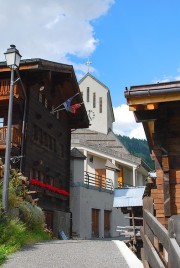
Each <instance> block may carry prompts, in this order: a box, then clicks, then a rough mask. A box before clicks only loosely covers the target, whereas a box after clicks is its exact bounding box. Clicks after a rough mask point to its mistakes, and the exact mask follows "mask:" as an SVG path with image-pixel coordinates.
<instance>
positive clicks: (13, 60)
mask: <svg viewBox="0 0 180 268" xmlns="http://www.w3.org/2000/svg"><path fill="white" fill-rule="evenodd" d="M4 54H5V58H6V62H7V66H9V68H10V69H11V81H10V93H9V108H8V125H7V136H6V154H5V166H4V180H3V197H2V207H3V210H4V212H7V210H8V188H9V174H10V172H9V169H10V154H11V127H12V108H13V96H14V84H15V82H16V81H15V82H14V70H15V69H17V68H18V67H19V63H20V60H21V55H20V54H19V51H18V50H17V49H16V46H15V45H11V46H10V48H8V49H7V51H6V52H5V53H4Z"/></svg>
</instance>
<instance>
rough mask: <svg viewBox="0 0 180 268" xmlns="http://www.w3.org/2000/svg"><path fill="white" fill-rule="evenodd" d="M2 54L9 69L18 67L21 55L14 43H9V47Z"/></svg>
mask: <svg viewBox="0 0 180 268" xmlns="http://www.w3.org/2000/svg"><path fill="white" fill-rule="evenodd" d="M4 55H5V58H6V62H7V66H9V67H10V68H11V69H12V68H13V69H16V68H18V67H19V63H20V60H21V55H20V54H19V51H18V50H17V49H16V46H15V45H10V48H8V49H7V51H6V52H5V53H4Z"/></svg>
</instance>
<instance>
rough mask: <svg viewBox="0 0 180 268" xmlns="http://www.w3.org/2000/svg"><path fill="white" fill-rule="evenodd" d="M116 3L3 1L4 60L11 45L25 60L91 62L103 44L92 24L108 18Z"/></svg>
mask: <svg viewBox="0 0 180 268" xmlns="http://www.w3.org/2000/svg"><path fill="white" fill-rule="evenodd" d="M114 1H115V0H96V1H92V0H76V1H72V0H38V1H35V0H29V1H25V0H18V1H16V3H14V4H13V2H12V1H11V0H6V1H4V0H0V7H1V14H0V32H1V34H2V38H1V43H0V60H4V55H3V53H4V52H5V51H6V49H7V48H9V46H10V44H15V45H16V47H17V49H18V50H19V52H20V54H21V55H22V56H23V57H22V58H36V57H38V58H44V59H48V60H53V61H57V62H63V63H70V64H74V63H72V62H70V61H69V58H70V57H69V56H70V55H73V56H76V57H79V58H83V59H85V58H86V59H87V58H88V56H90V55H91V54H92V53H93V52H94V51H95V49H96V46H97V44H98V42H99V41H98V39H97V38H96V36H95V32H94V28H93V26H92V23H91V22H92V21H93V20H95V19H98V18H100V17H101V16H103V15H105V14H106V13H107V12H108V10H109V8H110V7H111V6H112V4H114ZM81 67H82V66H81V65H79V66H77V68H81ZM80 70H81V69H80ZM82 71H83V69H82Z"/></svg>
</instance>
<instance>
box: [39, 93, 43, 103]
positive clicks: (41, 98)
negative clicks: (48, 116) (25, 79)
mask: <svg viewBox="0 0 180 268" xmlns="http://www.w3.org/2000/svg"><path fill="white" fill-rule="evenodd" d="M42 101H43V97H42V94H41V92H39V102H41V103H42Z"/></svg>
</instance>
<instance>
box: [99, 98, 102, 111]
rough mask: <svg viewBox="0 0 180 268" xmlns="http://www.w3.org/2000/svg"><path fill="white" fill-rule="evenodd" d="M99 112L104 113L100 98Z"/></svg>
mask: <svg viewBox="0 0 180 268" xmlns="http://www.w3.org/2000/svg"><path fill="white" fill-rule="evenodd" d="M99 112H100V113H102V97H100V98H99Z"/></svg>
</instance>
